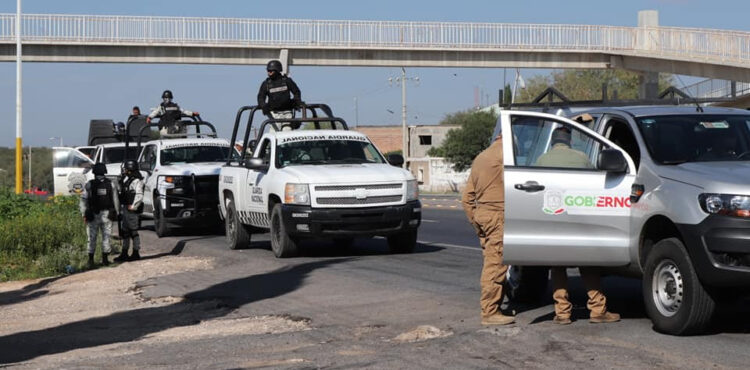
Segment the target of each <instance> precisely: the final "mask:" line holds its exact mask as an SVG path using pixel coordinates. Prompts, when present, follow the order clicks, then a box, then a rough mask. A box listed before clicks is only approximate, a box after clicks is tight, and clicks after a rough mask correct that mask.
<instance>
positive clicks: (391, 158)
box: [387, 154, 404, 167]
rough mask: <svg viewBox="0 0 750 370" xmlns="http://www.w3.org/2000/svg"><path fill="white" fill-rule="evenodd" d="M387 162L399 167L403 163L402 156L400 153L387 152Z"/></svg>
mask: <svg viewBox="0 0 750 370" xmlns="http://www.w3.org/2000/svg"><path fill="white" fill-rule="evenodd" d="M387 159H388V163H390V164H391V165H392V166H396V167H401V166H403V164H404V157H402V156H401V154H388V158H387Z"/></svg>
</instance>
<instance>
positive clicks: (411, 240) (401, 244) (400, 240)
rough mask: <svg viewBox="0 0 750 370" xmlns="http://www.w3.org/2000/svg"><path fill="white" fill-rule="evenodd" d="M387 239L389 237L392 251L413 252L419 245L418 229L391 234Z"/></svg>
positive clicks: (395, 252)
mask: <svg viewBox="0 0 750 370" xmlns="http://www.w3.org/2000/svg"><path fill="white" fill-rule="evenodd" d="M386 239H388V249H389V250H390V252H391V253H393V254H405V253H412V252H414V249H415V248H416V247H417V230H416V229H415V230H407V231H403V232H400V233H398V234H393V235H389V236H388V237H387V238H386Z"/></svg>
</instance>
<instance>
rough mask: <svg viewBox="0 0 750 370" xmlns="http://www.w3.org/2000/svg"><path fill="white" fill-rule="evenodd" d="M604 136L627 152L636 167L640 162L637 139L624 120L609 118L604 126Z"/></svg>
mask: <svg viewBox="0 0 750 370" xmlns="http://www.w3.org/2000/svg"><path fill="white" fill-rule="evenodd" d="M604 137H606V138H607V139H609V140H610V141H612V142H613V143H615V145H617V146H619V147H620V148H622V150H624V151H625V152H626V153H628V155H629V156H630V158H631V159H633V162H634V163H635V168H636V169H638V167H639V165H640V163H641V150H640V148H639V147H638V141H636V139H635V135H634V134H633V130H631V129H630V126H628V124H627V123H626V122H624V121H621V120H618V119H611V120H609V121H608V122H607V126H606V127H605V128H604Z"/></svg>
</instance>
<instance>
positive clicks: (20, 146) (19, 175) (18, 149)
mask: <svg viewBox="0 0 750 370" xmlns="http://www.w3.org/2000/svg"><path fill="white" fill-rule="evenodd" d="M21 137H22V136H21V0H17V1H16V194H21V193H22V192H23V180H22V178H23V174H22V172H23V162H22V154H23V143H22V140H21Z"/></svg>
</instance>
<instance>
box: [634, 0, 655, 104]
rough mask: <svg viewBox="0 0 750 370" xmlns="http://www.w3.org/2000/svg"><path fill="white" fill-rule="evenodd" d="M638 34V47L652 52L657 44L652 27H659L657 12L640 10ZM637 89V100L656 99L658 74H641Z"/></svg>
mask: <svg viewBox="0 0 750 370" xmlns="http://www.w3.org/2000/svg"><path fill="white" fill-rule="evenodd" d="M638 27H639V28H641V31H640V32H639V36H640V37H639V41H638V43H639V45H638V47H639V48H641V49H643V50H644V51H649V50H652V49H653V48H654V47H655V46H656V45H657V44H658V42H659V39H658V33H657V32H654V30H653V28H652V27H659V12H658V11H657V10H641V11H639V12H638ZM638 80H639V83H640V86H639V88H638V98H639V99H656V97H657V96H658V94H659V72H641V73H640V77H639V79H638Z"/></svg>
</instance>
